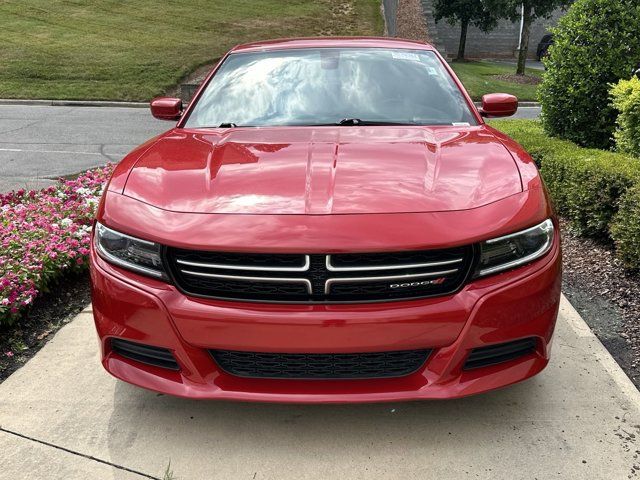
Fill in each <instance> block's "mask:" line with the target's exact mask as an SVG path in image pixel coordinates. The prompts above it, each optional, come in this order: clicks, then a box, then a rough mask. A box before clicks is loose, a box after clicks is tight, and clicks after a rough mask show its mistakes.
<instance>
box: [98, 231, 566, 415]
mask: <svg viewBox="0 0 640 480" xmlns="http://www.w3.org/2000/svg"><path fill="white" fill-rule="evenodd" d="M560 272H561V259H560V248H559V244H558V238H556V240H555V244H554V246H553V249H552V251H551V252H550V253H549V254H547V255H546V256H545V257H544V258H542V259H540V260H538V261H536V262H534V263H533V264H530V265H527V266H524V267H521V268H518V269H515V270H512V271H509V272H505V273H502V274H499V275H495V276H492V277H488V278H485V279H480V280H476V281H473V282H471V283H469V284H467V285H466V286H465V287H464V288H463V289H462V290H461V291H460V292H458V293H456V294H455V295H449V296H446V297H439V298H430V299H424V300H412V301H406V302H392V303H370V304H359V305H279V304H246V303H242V302H228V301H216V300H208V299H199V298H191V297H187V296H185V295H183V294H182V293H180V292H178V291H177V290H176V289H175V288H174V287H173V286H171V285H168V284H165V283H162V282H158V281H156V280H153V279H150V278H146V277H142V276H140V275H137V274H135V273H132V272H128V271H125V270H122V269H120V268H118V267H114V266H112V265H110V264H107V263H106V262H104V261H103V260H102V259H100V258H99V257H97V256H96V255H95V252H93V251H92V269H91V278H92V296H93V312H94V318H95V323H96V327H97V331H98V336H99V338H100V342H101V348H102V363H103V365H104V367H105V368H106V370H107V371H109V372H110V373H111V374H112V375H114V376H115V377H117V378H119V379H121V380H124V381H126V382H129V383H132V384H135V385H138V386H141V387H144V388H147V389H150V390H155V391H158V392H162V393H166V394H170V395H176V396H182V397H189V398H200V399H233V400H247V401H268V402H318V403H328V402H380V401H400V400H416V399H442V398H456V397H462V396H466V395H472V394H476V393H480V392H484V391H488V390H492V389H495V388H499V387H504V386H506V385H510V384H512V383H515V382H518V381H521V380H524V379H526V378H529V377H531V376H533V375H535V374H537V373H538V372H540V371H541V370H542V369H543V368H544V367H545V366H546V365H547V363H548V361H549V350H550V345H551V338H552V334H553V330H554V326H555V321H556V317H557V313H558V306H559V299H560ZM111 338H122V339H126V340H130V341H133V342H138V343H142V344H146V345H152V346H157V347H163V348H167V349H169V350H170V351H171V352H172V353H173V354H174V356H175V358H176V360H177V362H178V364H179V366H180V369H179V370H178V371H173V370H167V369H164V368H160V367H156V366H151V365H146V364H143V363H139V362H136V361H133V360H130V359H128V358H125V357H122V356H120V355H118V354H117V353H115V352H114V351H112V350H111V346H110V345H111V343H110V339H111ZM524 338H534V339H535V340H536V348H535V351H534V352H532V353H530V354H527V355H524V356H522V357H519V358H516V359H512V360H509V361H506V362H503V363H500V364H497V365H492V366H486V367H482V368H478V369H473V370H465V369H463V366H464V363H465V361H466V359H467V357H468V355H469V352H470V351H471V350H472V349H474V348H479V347H484V346H487V345H495V344H500V343H505V342H509V341H513V340H518V339H524ZM209 349H229V350H242V351H254V352H286V353H356V352H376V351H392V350H412V349H432V353H431V355H430V357H429V358H428V360H427V361H426V363H425V364H424V365H423V366H422V367H421V368H420V369H419V370H418V371H416V372H414V373H412V374H410V375H407V376H404V377H400V378H386V379H369V380H362V379H358V380H283V379H277V380H274V379H255V378H253V379H252V378H242V377H237V376H234V375H231V374H228V373H226V372H224V371H222V370H221V369H220V368H219V367H218V366H217V365H216V363H215V361H214V360H213V358H212V357H211V355H210V354H209V351H208V350H209Z"/></svg>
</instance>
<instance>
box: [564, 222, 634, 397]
mask: <svg viewBox="0 0 640 480" xmlns="http://www.w3.org/2000/svg"><path fill="white" fill-rule="evenodd" d="M562 227H563V228H562V233H563V237H562V247H563V256H564V261H563V268H564V272H563V285H562V290H563V292H564V294H565V295H566V296H567V298H568V299H569V301H570V302H571V304H572V305H573V306H574V307H575V309H576V310H577V311H578V312H579V313H580V315H582V317H583V318H584V320H585V321H586V322H587V323H588V324H589V326H590V327H591V329H592V330H593V332H594V333H595V334H596V335H597V336H598V338H599V339H600V341H601V342H602V343H603V344H604V346H605V347H607V350H609V352H610V353H611V355H613V357H614V358H615V359H616V361H617V362H618V364H620V366H621V367H622V369H623V370H624V371H625V372H626V374H627V375H628V376H629V378H631V380H632V381H633V383H634V384H635V385H636V387H639V388H640V322H639V320H640V275H638V273H629V272H625V271H624V270H623V269H622V266H621V264H620V262H619V261H618V260H616V259H615V258H614V256H613V249H612V247H611V245H608V244H606V243H602V242H599V241H596V240H593V239H585V238H581V237H577V236H576V235H575V234H573V233H572V232H571V230H570V229H569V228H567V225H566V224H563V225H562Z"/></svg>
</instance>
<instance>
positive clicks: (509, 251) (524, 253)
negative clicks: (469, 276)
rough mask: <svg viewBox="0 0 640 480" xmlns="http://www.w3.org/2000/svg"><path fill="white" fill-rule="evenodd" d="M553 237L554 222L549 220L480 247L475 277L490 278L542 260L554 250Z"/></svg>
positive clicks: (495, 239)
mask: <svg viewBox="0 0 640 480" xmlns="http://www.w3.org/2000/svg"><path fill="white" fill-rule="evenodd" d="M553 236H554V229H553V222H552V221H551V220H550V219H547V220H545V221H544V222H542V223H541V224H539V225H536V226H535V227H531V228H527V229H526V230H522V231H521V232H516V233H512V234H510V235H505V236H504V237H498V238H493V239H491V240H487V241H486V242H484V243H482V244H481V245H480V263H479V264H478V268H477V270H476V275H475V276H476V277H482V276H485V275H491V274H492V273H497V272H501V271H503V270H508V269H510V268H514V267H517V266H520V265H524V264H525V263H529V262H531V261H533V260H535V259H536V258H540V257H542V256H543V255H544V254H545V253H547V252H548V251H549V250H550V249H551V245H552V244H553Z"/></svg>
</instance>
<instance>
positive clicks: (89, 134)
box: [0, 105, 540, 192]
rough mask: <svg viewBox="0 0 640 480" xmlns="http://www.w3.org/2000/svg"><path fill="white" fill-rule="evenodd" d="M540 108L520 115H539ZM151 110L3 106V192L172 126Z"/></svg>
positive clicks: (110, 154)
mask: <svg viewBox="0 0 640 480" xmlns="http://www.w3.org/2000/svg"><path fill="white" fill-rule="evenodd" d="M539 113H540V109H539V108H537V107H522V108H520V110H519V112H518V114H517V115H516V118H536V117H537V116H538V115H539ZM171 126H172V123H171V122H163V121H160V120H156V119H154V118H153V117H152V116H151V114H150V112H149V110H148V109H146V108H123V107H58V106H44V105H39V106H29V105H0V192H8V191H10V190H13V189H17V188H29V189H31V188H42V187H44V186H47V185H50V184H51V183H53V182H54V180H55V179H56V178H58V177H60V176H64V175H71V174H74V173H79V172H81V171H83V170H86V169H88V168H91V167H96V166H99V165H104V164H106V163H108V162H118V161H120V160H121V159H122V157H124V156H125V155H126V154H127V152H129V151H130V150H132V149H133V148H134V147H135V146H137V145H139V144H141V143H142V142H144V141H145V140H147V139H149V138H151V137H153V136H154V135H157V134H158V133H161V132H162V131H164V130H167V129H169V128H170V127H171Z"/></svg>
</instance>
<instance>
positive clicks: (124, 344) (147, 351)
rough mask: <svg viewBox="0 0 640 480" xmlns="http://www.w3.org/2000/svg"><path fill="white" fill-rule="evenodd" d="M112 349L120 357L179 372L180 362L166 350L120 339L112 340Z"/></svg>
mask: <svg viewBox="0 0 640 480" xmlns="http://www.w3.org/2000/svg"><path fill="white" fill-rule="evenodd" d="M111 349H112V350H113V351H114V352H116V353H117V354H118V355H121V356H123V357H125V358H129V359H131V360H135V361H136V362H141V363H146V364H147V365H155V366H156V367H162V368H168V369H169V370H179V369H180V367H179V366H178V362H176V359H175V358H174V357H173V354H172V353H171V352H170V351H169V350H167V349H166V348H160V347H152V346H150V345H143V344H141V343H134V342H129V341H128V340H121V339H119V338H112V339H111Z"/></svg>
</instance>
